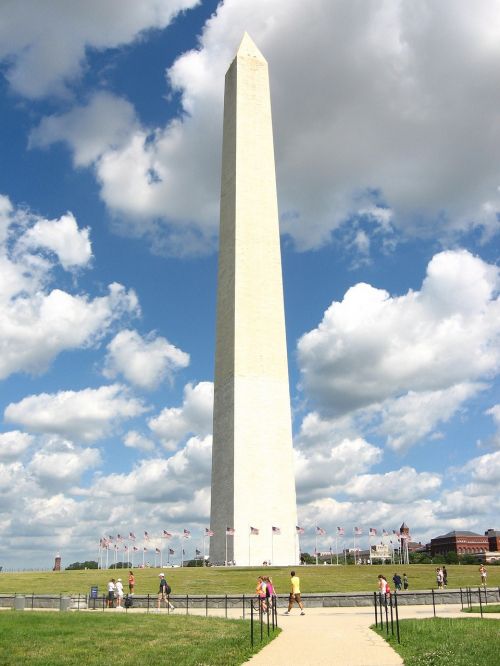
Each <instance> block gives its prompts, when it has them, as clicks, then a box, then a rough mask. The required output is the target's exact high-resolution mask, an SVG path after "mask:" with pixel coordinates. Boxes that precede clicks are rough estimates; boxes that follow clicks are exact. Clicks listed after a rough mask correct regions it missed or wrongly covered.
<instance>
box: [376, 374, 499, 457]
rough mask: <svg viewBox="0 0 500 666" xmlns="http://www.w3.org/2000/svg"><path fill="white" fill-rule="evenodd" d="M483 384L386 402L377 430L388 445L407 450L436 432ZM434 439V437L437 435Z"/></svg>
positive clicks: (465, 384)
mask: <svg viewBox="0 0 500 666" xmlns="http://www.w3.org/2000/svg"><path fill="white" fill-rule="evenodd" d="M485 388H486V385H484V384H479V383H476V384H470V383H463V384H456V385H455V386H451V387H450V388H449V389H445V390H442V391H421V392H415V391H409V392H408V393H407V394H406V395H404V396H403V397H401V398H397V399H394V400H386V401H385V402H384V403H383V405H382V407H381V411H380V418H381V420H382V423H381V425H380V427H379V428H378V429H377V430H378V432H379V433H380V434H382V435H386V436H387V445H388V446H389V447H390V448H391V449H394V450H395V451H404V450H406V449H408V448H409V447H410V446H411V445H412V444H415V442H418V441H420V440H422V439H424V438H425V437H426V436H428V435H429V434H431V433H433V431H434V430H435V428H436V426H438V425H439V424H444V423H446V422H447V421H449V420H450V419H451V418H452V417H453V416H455V414H456V413H457V411H459V410H460V408H461V407H462V406H463V405H464V404H465V403H466V402H467V401H468V400H469V399H470V398H471V397H473V396H474V395H476V394H477V393H478V392H479V391H480V390H481V389H485ZM434 436H435V435H434Z"/></svg>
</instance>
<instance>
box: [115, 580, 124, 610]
mask: <svg viewBox="0 0 500 666" xmlns="http://www.w3.org/2000/svg"><path fill="white" fill-rule="evenodd" d="M115 587H116V607H117V608H123V606H122V602H123V583H122V579H121V578H118V580H117V581H116V585H115Z"/></svg>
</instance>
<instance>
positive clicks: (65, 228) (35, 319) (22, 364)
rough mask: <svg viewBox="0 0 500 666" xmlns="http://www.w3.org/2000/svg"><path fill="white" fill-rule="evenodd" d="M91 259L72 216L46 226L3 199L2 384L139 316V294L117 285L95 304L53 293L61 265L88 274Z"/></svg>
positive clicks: (0, 217)
mask: <svg viewBox="0 0 500 666" xmlns="http://www.w3.org/2000/svg"><path fill="white" fill-rule="evenodd" d="M40 250H50V251H51V252H50V256H46V255H45V253H43V254H40ZM52 253H53V254H52ZM91 256H92V254H91V247H90V241H89V230H88V229H79V228H78V226H77V223H76V220H75V218H74V217H73V215H72V214H71V213H67V214H66V215H63V216H62V217H61V218H59V219H56V220H46V219H43V218H41V217H40V216H37V215H34V214H32V213H31V212H30V211H27V210H24V209H14V207H13V206H12V204H11V202H10V201H9V199H8V198H7V197H2V198H1V199H0V272H1V274H2V280H1V282H0V340H1V342H0V352H1V353H0V379H3V378H5V377H7V376H8V375H10V374H12V373H14V372H32V373H38V372H42V371H44V370H45V369H46V368H47V367H48V366H49V365H50V363H51V362H52V361H53V359H54V358H55V357H56V356H57V355H58V354H59V353H60V352H62V351H65V350H69V349H77V348H80V347H89V346H92V345H94V344H96V343H97V342H98V341H99V340H100V339H101V338H102V337H103V335H105V334H106V333H107V332H108V330H109V329H110V327H111V326H112V324H113V323H114V322H116V321H117V320H120V319H122V318H126V317H128V316H131V315H136V314H138V312H139V305H138V301H137V296H136V295H135V293H134V292H133V291H132V290H130V291H127V290H126V289H125V288H124V287H123V286H122V285H120V284H117V283H113V284H111V285H109V287H108V294H107V295H106V296H102V297H96V298H90V297H89V296H88V295H86V294H79V295H71V294H69V293H67V292H66V291H63V290H61V289H52V290H50V284H51V282H52V281H53V279H54V276H53V269H54V268H55V267H56V266H57V265H58V263H60V264H61V266H62V267H63V268H65V269H70V268H74V267H85V266H87V265H88V263H89V261H90V259H91Z"/></svg>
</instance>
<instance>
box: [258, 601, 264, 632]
mask: <svg viewBox="0 0 500 666" xmlns="http://www.w3.org/2000/svg"><path fill="white" fill-rule="evenodd" d="M259 620H260V642H261V643H262V632H263V625H264V613H263V612H262V604H261V602H260V599H259Z"/></svg>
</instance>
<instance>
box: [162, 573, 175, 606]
mask: <svg viewBox="0 0 500 666" xmlns="http://www.w3.org/2000/svg"><path fill="white" fill-rule="evenodd" d="M158 575H159V577H160V589H159V590H158V610H160V604H161V602H162V601H164V602H165V603H166V605H167V608H169V609H170V610H175V607H174V605H173V604H171V603H170V593H171V592H172V588H171V587H170V585H169V584H168V583H167V580H166V578H165V574H163V573H161V574H158Z"/></svg>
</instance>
